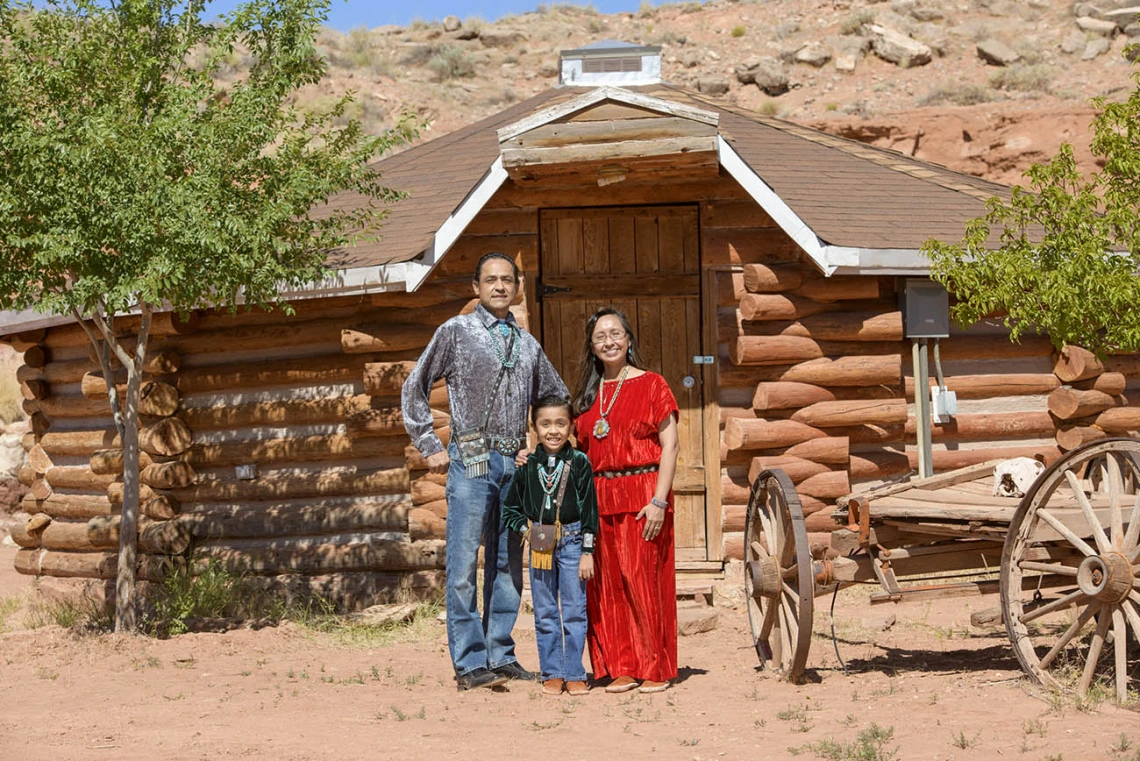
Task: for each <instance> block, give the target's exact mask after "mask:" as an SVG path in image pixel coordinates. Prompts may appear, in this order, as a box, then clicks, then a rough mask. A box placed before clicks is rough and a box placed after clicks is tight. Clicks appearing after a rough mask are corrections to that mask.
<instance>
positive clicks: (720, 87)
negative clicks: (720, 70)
mask: <svg viewBox="0 0 1140 761" xmlns="http://www.w3.org/2000/svg"><path fill="white" fill-rule="evenodd" d="M697 92H703V93H705V94H707V95H724V94H725V93H726V92H728V80H727V79H725V78H724V77H711V76H710V77H701V78H700V79H698V80H697Z"/></svg>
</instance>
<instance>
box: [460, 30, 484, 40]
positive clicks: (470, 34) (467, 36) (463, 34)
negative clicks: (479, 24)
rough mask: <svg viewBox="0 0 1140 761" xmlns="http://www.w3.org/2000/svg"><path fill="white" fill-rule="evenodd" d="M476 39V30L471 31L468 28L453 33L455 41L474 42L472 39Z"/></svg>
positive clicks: (477, 35)
mask: <svg viewBox="0 0 1140 761" xmlns="http://www.w3.org/2000/svg"><path fill="white" fill-rule="evenodd" d="M478 37H479V30H478V29H472V28H470V27H466V28H463V29H460V30H459V31H457V32H456V33H455V39H457V40H474V39H477V38H478Z"/></svg>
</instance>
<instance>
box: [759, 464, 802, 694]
mask: <svg viewBox="0 0 1140 761" xmlns="http://www.w3.org/2000/svg"><path fill="white" fill-rule="evenodd" d="M777 519H778V521H779V522H777ZM773 549H774V551H775V554H776V560H777V564H778V567H779V569H780V578H781V579H782V580H783V582H784V583H783V584H782V585H781V586H782V587H783V588H782V590H781V591H780V592H779V594H778V595H777V596H776V598H775V600H774V599H773V598H770V597H766V596H757V595H754V594H753V592H754V585H753V581H752V573H751V570H750V569H751V568H752V564H755V563H758V562H760V561H761V560H763V559H765V557H772V555H771V554H770V553H769V550H773ZM744 561H745V571H744V575H745V582H744V586H745V589H744V591H745V597H746V600H747V605H748V624H749V629H750V631H751V634H752V644H753V647H754V649H755V650H756V655H757V657H758V658H759V659H760V663H761V665H762V666H763V667H764V668H766V669H771V670H773V671H777V672H779V673H782V674H783V675H784V677H785V678H786V679H788V680H789V681H792V682H798V681H800V680H801V679H802V678H803V673H804V669H805V668H806V666H807V657H808V650H809V649H810V646H811V636H812V623H813V619H814V610H813V606H814V599H815V598H814V584H815V579H814V577H813V575H812V558H811V549H810V547H809V545H808V541H807V529H806V528H805V526H804V513H803V505H802V504H801V503H800V499H799V496H798V495H797V494H796V490H795V487H794V486H793V485H792V481H791V479H790V478H788V476H787V474H785V473H784V472H783V471H781V470H770V471H764V472H763V473H761V474H760V475H759V477H758V478H757V479H756V481H755V483H753V485H752V492H751V495H750V498H749V500H748V512H747V514H746V516H745V522H744ZM793 567H794V571H793V570H792V569H793ZM785 577H786V578H785ZM777 603H778V604H777ZM766 618H771V619H772V621H771V622H770V624H769V625H768V626H767V627H766V626H765V619H766ZM766 628H767V631H765V629H766Z"/></svg>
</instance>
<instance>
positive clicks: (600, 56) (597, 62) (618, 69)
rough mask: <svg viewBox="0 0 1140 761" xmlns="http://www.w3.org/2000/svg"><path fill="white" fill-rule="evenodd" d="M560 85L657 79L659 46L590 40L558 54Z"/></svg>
mask: <svg viewBox="0 0 1140 761" xmlns="http://www.w3.org/2000/svg"><path fill="white" fill-rule="evenodd" d="M559 64H560V66H559V68H560V73H559V77H558V83H559V84H561V85H572V86H590V85H613V84H617V85H648V84H654V83H656V82H660V81H661V46H660V45H634V44H632V43H629V42H620V41H618V40H601V41H599V42H592V43H590V44H589V45H586V46H585V47H581V48H578V49H576V50H563V51H562V52H561V53H560V54H559Z"/></svg>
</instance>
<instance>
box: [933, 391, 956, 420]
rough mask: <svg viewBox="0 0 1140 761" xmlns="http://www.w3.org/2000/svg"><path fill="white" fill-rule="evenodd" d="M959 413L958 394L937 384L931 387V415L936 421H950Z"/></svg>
mask: <svg viewBox="0 0 1140 761" xmlns="http://www.w3.org/2000/svg"><path fill="white" fill-rule="evenodd" d="M957 414H958V395H957V394H955V393H954V392H953V391H951V390H949V389H943V388H942V387H940V386H935V387H934V388H932V389H930V416H931V417H932V418H934V422H935V423H948V422H950V418H951V417H953V416H954V415H957Z"/></svg>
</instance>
